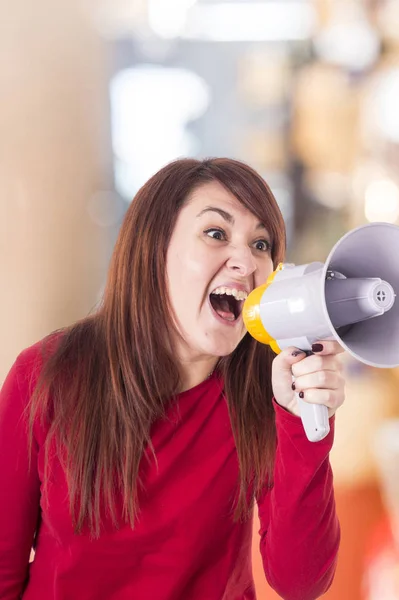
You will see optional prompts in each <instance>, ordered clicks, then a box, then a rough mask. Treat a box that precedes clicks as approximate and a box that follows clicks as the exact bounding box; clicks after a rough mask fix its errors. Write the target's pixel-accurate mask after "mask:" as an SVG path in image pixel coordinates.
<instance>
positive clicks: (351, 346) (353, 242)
mask: <svg viewBox="0 0 399 600" xmlns="http://www.w3.org/2000/svg"><path fill="white" fill-rule="evenodd" d="M398 289H399V227H397V226H395V225H392V224H390V223H381V222H379V223H370V224H368V225H364V226H361V227H358V228H357V229H353V230H352V231H349V232H348V233H347V234H346V235H344V236H343V237H342V238H341V239H340V240H339V241H338V242H337V243H336V245H335V246H334V247H333V249H332V250H331V252H330V254H329V256H328V258H327V260H326V262H325V263H324V264H323V263H321V262H312V263H309V264H306V265H298V266H295V265H291V264H280V265H279V266H278V267H277V269H276V270H275V271H274V272H273V273H272V274H271V275H270V277H269V278H268V280H267V282H266V283H265V284H264V285H261V286H260V287H257V288H255V289H254V290H253V291H252V292H251V293H250V294H249V296H248V298H247V299H246V301H245V303H244V306H243V320H244V324H245V326H246V328H247V330H248V332H249V333H250V334H251V335H252V336H253V337H254V338H255V339H256V340H258V341H259V342H262V343H265V344H269V345H270V346H271V348H272V349H273V350H274V351H275V352H276V353H279V352H280V351H281V350H283V349H284V348H287V347H289V346H296V347H297V348H299V349H301V350H304V351H307V352H310V351H311V348H312V344H313V343H314V342H316V341H318V340H325V339H335V340H337V341H338V342H339V343H340V344H341V346H342V347H343V348H345V350H347V352H349V354H351V355H352V356H353V357H354V358H356V359H357V360H359V361H360V362H362V363H365V364H367V365H370V366H373V367H380V368H392V367H397V366H398V365H399V302H395V299H396V293H397V291H398ZM310 353H311V352H310ZM296 398H297V400H298V404H299V408H300V414H301V419H302V423H303V426H304V429H305V432H306V435H307V437H308V439H309V440H310V441H312V442H316V441H319V440H322V439H323V438H324V437H325V436H326V435H327V434H328V432H329V429H330V428H329V422H328V409H327V407H326V406H322V405H316V404H309V403H307V402H305V401H304V400H302V399H301V398H299V395H298V394H296Z"/></svg>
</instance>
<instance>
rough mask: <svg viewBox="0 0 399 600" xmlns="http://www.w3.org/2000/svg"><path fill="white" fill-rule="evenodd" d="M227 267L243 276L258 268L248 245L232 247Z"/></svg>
mask: <svg viewBox="0 0 399 600" xmlns="http://www.w3.org/2000/svg"><path fill="white" fill-rule="evenodd" d="M227 267H228V268H229V269H231V270H232V271H234V273H237V274H239V275H240V276H242V277H248V276H249V275H252V273H253V272H254V271H255V270H256V262H255V258H254V256H253V254H252V251H251V248H249V247H248V246H239V247H238V246H237V247H234V248H232V249H231V254H230V257H229V259H228V261H227Z"/></svg>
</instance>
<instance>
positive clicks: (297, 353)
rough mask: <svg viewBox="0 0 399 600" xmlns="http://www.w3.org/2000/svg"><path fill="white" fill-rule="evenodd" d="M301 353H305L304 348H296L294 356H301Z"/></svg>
mask: <svg viewBox="0 0 399 600" xmlns="http://www.w3.org/2000/svg"><path fill="white" fill-rule="evenodd" d="M300 354H303V352H302V350H294V352H293V353H292V356H299V355H300Z"/></svg>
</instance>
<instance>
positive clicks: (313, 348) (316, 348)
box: [312, 344, 323, 352]
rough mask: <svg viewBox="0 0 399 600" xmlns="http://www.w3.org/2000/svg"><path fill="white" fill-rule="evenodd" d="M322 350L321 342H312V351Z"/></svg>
mask: <svg viewBox="0 0 399 600" xmlns="http://www.w3.org/2000/svg"><path fill="white" fill-rule="evenodd" d="M322 350H323V344H313V345H312V352H321V351H322Z"/></svg>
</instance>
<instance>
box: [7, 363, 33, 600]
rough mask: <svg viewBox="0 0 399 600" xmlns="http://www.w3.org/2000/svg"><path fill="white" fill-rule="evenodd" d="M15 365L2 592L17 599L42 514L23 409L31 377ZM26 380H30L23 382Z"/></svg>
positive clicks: (9, 383) (9, 400) (9, 384)
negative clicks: (39, 516)
mask: <svg viewBox="0 0 399 600" xmlns="http://www.w3.org/2000/svg"><path fill="white" fill-rule="evenodd" d="M19 362H20V361H18V360H17V362H16V363H15V364H14V365H13V367H12V368H11V371H10V372H9V374H8V376H7V378H6V380H5V382H4V385H3V387H2V389H1V392H0V598H1V599H2V600H17V598H19V597H20V595H21V593H22V591H23V588H24V584H25V581H26V578H27V576H28V572H29V555H30V550H31V547H32V542H33V537H34V532H35V529H36V525H37V521H38V514H39V497H40V484H39V478H38V474H37V447H36V446H35V441H34V442H33V450H32V462H31V468H30V469H29V461H28V437H27V426H26V418H25V413H24V409H25V407H26V403H27V399H28V398H27V396H28V377H27V376H26V375H25V377H22V376H21V377H20V375H22V372H20V369H21V367H19ZM24 381H25V382H26V383H24Z"/></svg>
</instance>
